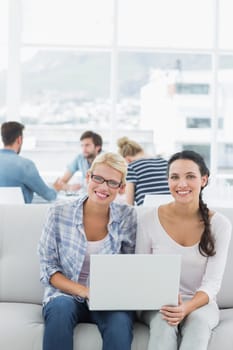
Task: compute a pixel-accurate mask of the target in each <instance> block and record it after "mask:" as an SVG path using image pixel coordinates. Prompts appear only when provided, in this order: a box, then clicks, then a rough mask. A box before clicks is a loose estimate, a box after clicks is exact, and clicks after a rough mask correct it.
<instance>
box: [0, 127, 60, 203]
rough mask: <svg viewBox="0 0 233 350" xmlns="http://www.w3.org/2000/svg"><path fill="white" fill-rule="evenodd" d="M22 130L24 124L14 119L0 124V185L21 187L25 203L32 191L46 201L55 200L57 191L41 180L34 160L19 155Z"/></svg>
mask: <svg viewBox="0 0 233 350" xmlns="http://www.w3.org/2000/svg"><path fill="white" fill-rule="evenodd" d="M23 130H24V125H23V124H21V123H19V122H16V121H9V122H5V123H3V124H2V125H1V137H2V142H3V145H4V148H3V149H1V150H0V186H1V187H21V189H22V192H23V196H24V201H25V203H31V202H32V200H33V194H34V192H35V193H37V194H38V195H39V196H41V197H42V198H44V199H45V200H47V201H52V200H55V199H56V197H57V191H56V190H55V189H54V188H51V187H49V186H47V184H46V183H45V182H44V181H43V179H42V178H41V176H40V174H39V172H38V170H37V168H36V166H35V164H34V162H33V161H31V160H29V159H26V158H23V157H21V156H20V155H19V153H20V151H21V147H22V144H23Z"/></svg>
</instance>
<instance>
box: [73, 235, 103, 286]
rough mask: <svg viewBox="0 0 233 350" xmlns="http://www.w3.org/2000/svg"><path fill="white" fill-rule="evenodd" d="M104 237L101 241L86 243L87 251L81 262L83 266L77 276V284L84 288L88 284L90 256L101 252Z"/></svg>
mask: <svg viewBox="0 0 233 350" xmlns="http://www.w3.org/2000/svg"><path fill="white" fill-rule="evenodd" d="M106 237H107V236H105V237H104V238H103V239H100V240H99V241H87V251H86V255H85V258H84V261H83V266H82V269H81V272H80V275H79V279H78V282H79V283H80V284H82V285H84V286H87V285H88V284H89V273H90V255H91V254H98V253H99V252H100V250H101V247H102V245H103V243H104V241H105V240H106Z"/></svg>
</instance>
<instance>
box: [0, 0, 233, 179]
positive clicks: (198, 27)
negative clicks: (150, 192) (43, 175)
mask: <svg viewBox="0 0 233 350" xmlns="http://www.w3.org/2000/svg"><path fill="white" fill-rule="evenodd" d="M7 4H10V6H11V7H10V8H11V11H10V13H9V28H11V35H10V46H9V47H10V50H9V52H11V53H12V52H13V55H12V54H11V55H10V57H9V73H11V72H14V74H13V75H11V74H9V77H8V84H6V58H7V54H6V48H7V20H6V18H7ZM12 7H13V8H14V7H15V11H14V10H13V11H12ZM231 13H232V5H231V2H230V1H228V0H221V1H219V0H205V1H203V0H190V1H187V0H175V1H170V0H137V1H135V0H98V1H93V0H85V1H83V0H60V1H55V0H40V1H38V0H9V1H7V0H0V49H1V53H3V54H1V56H0V87H1V90H0V91H1V92H0V117H1V116H2V118H4V117H3V115H4V113H5V112H6V98H5V97H6V90H7V91H8V99H7V101H8V115H7V118H8V119H11V118H16V117H18V118H20V119H21V120H22V121H23V122H24V123H25V124H26V125H27V130H28V133H29V134H30V132H31V134H33V133H35V126H37V130H38V128H40V127H41V128H43V133H45V130H47V131H46V133H47V134H46V135H47V136H46V138H47V141H49V140H50V143H49V142H46V143H44V144H46V145H47V146H48V145H49V144H50V145H51V144H52V143H53V142H54V144H56V142H55V139H54V137H55V136H54V133H53V132H54V128H55V127H56V128H57V129H56V130H57V134H56V141H57V142H60V141H62V138H66V139H68V138H69V136H68V134H66V132H67V133H68V129H69V128H70V129H71V130H72V132H74V130H75V131H77V139H78V137H79V135H78V132H80V131H81V130H85V129H95V130H98V131H99V132H100V133H102V134H103V135H104V136H105V137H106V138H107V140H105V141H106V146H107V147H110V148H112V149H116V138H117V137H118V135H124V134H125V135H130V137H132V138H134V139H136V140H137V141H139V142H141V143H143V145H145V147H147V146H148V145H149V144H150V145H151V147H148V149H150V150H155V153H158V154H162V155H164V156H166V157H168V156H169V155H170V154H171V153H173V152H175V151H177V150H179V149H182V148H184V147H190V148H192V149H196V150H197V151H201V152H202V154H203V155H204V156H205V157H206V160H207V161H208V163H209V164H210V166H211V171H212V174H214V176H220V177H221V178H226V179H228V180H229V179H230V178H231V173H232V170H233V158H232V156H231V151H232V145H233V136H232V129H233V125H232V123H233V117H232V113H233V105H232V101H233V98H232V97H233V96H231V95H232V91H233V89H232V84H233V44H232V40H231V33H232V29H233V28H232V26H233V25H232V20H231ZM12 33H13V34H12ZM1 60H3V61H4V63H2V62H1ZM6 86H8V89H6ZM13 107H14V108H13ZM4 108H5V109H4ZM59 128H60V136H59V133H58V130H59ZM49 132H50V134H49ZM43 135H44V134H43ZM49 135H50V136H49ZM148 135H150V137H148ZM31 136H33V135H31ZM34 136H35V135H34ZM59 137H60V139H59ZM36 138H37V139H36V142H32V144H33V145H34V147H35V149H36V148H37V145H40V147H41V145H42V144H43V142H42V140H41V139H40V138H42V132H37V134H36ZM47 146H46V147H47Z"/></svg>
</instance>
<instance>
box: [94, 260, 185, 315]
mask: <svg viewBox="0 0 233 350" xmlns="http://www.w3.org/2000/svg"><path fill="white" fill-rule="evenodd" d="M180 268H181V256H180V255H153V254H115V255H91V256H90V298H89V301H88V304H89V308H90V310H158V309H160V308H161V306H162V305H177V304H178V292H179V283H180Z"/></svg>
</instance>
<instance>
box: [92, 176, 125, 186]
mask: <svg viewBox="0 0 233 350" xmlns="http://www.w3.org/2000/svg"><path fill="white" fill-rule="evenodd" d="M91 179H92V181H94V182H95V183H97V184H103V183H104V182H106V184H107V185H108V187H110V188H115V189H116V188H119V187H120V186H121V182H117V181H115V180H105V179H104V178H103V177H102V176H100V175H94V174H91Z"/></svg>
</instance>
